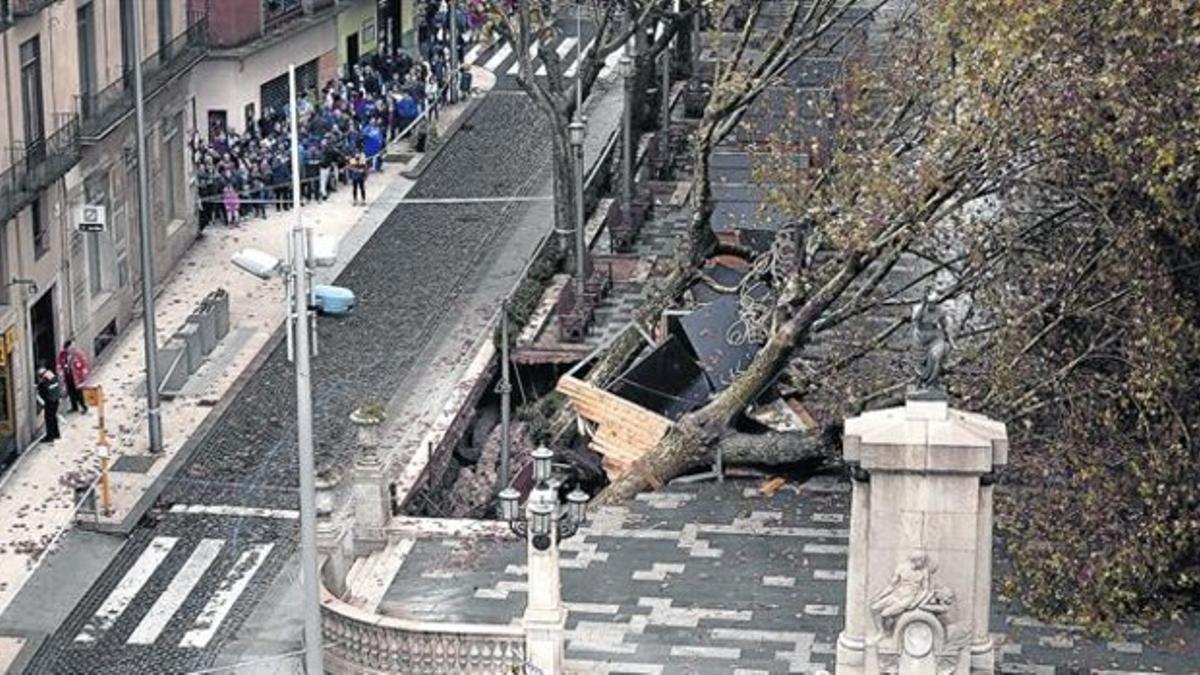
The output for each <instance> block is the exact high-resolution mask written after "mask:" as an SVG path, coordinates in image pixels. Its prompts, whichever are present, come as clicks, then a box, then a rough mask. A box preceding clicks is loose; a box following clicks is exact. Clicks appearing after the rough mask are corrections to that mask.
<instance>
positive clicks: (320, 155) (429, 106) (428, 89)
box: [190, 2, 475, 229]
mask: <svg viewBox="0 0 1200 675" xmlns="http://www.w3.org/2000/svg"><path fill="white" fill-rule="evenodd" d="M472 14H473V13H472V12H470V11H463V10H458V11H456V13H455V17H454V19H453V20H456V21H458V22H459V30H458V31H457V35H458V41H457V44H456V45H455V46H454V48H456V49H457V51H458V54H457V56H458V59H457V61H456V62H457V63H462V56H463V53H464V52H465V48H466V46H467V45H468V44H469V43H470V41H471V39H472V37H473V35H474V34H475V32H474V31H473V30H472V28H471V23H473V22H472V21H471V20H469V18H468V17H469V16H471V15H472ZM451 20H452V19H451V17H450V12H449V10H448V9H447V8H446V7H445V3H444V2H442V3H436V2H430V3H427V4H426V6H425V13H424V18H423V19H422V20H421V21H420V22H419V27H418V40H417V43H418V54H417V56H416V57H415V58H414V56H413V55H410V54H409V53H408V52H406V51H404V50H402V49H389V48H387V47H386V46H381V47H380V49H379V50H377V52H376V53H374V54H370V55H368V56H367V57H365V58H364V59H362V61H361V62H359V63H357V64H355V65H354V66H352V67H351V68H349V69H348V72H346V73H344V75H343V76H341V77H338V78H335V79H333V80H331V81H329V82H326V83H325V84H324V86H322V87H320V89H309V90H308V91H305V92H303V93H302V94H301V95H300V96H299V98H298V100H297V102H296V108H297V115H298V118H297V119H298V137H299V154H300V167H301V175H300V198H301V202H302V203H308V202H313V201H323V200H325V199H327V198H328V197H329V194H330V193H331V192H334V191H335V190H336V189H337V188H338V187H339V186H341V185H343V184H349V185H350V186H351V187H352V189H353V195H352V197H353V202H354V203H355V204H365V203H366V181H367V177H368V175H369V174H370V173H371V172H373V171H379V170H380V169H381V168H382V162H383V155H384V152H385V150H386V146H387V144H388V143H389V142H390V141H392V140H395V139H396V138H398V137H400V136H401V135H402V134H406V133H409V132H410V131H411V130H412V129H414V128H415V127H416V122H417V121H418V120H419V119H420V118H421V117H422V116H423V115H426V114H427V115H428V116H429V117H430V118H432V119H437V116H438V113H439V109H440V108H441V106H442V105H443V103H444V102H445V101H446V100H447V99H448V98H450V96H449V95H448V94H449V93H450V90H451V88H453V90H455V91H456V92H458V95H464V94H466V93H467V92H469V90H470V82H471V78H470V75H469V71H468V70H467V69H466V68H465V67H462V68H460V69H459V71H458V72H456V73H451V72H449V71H450V66H449V64H450V63H451V62H452V61H451V58H450V49H451V45H450V44H449V41H450V35H451V34H452V33H453V32H455V31H451V30H450V23H449V22H450V21H451ZM289 115H290V110H289V106H288V104H287V103H286V102H285V103H283V104H280V105H278V106H275V107H274V108H271V109H264V110H263V111H262V114H261V116H259V117H258V119H257V120H254V121H253V122H252V123H247V127H246V129H245V130H244V131H242V132H240V133H239V132H236V131H233V130H227V129H224V128H216V129H210V130H209V137H208V138H207V139H205V138H203V137H202V136H201V134H200V133H199V132H196V133H195V134H194V135H193V138H192V139H191V144H190V145H191V152H192V161H193V164H194V167H195V173H196V182H197V190H198V193H199V197H200V227H201V229H203V228H204V227H206V226H208V225H210V224H212V223H214V222H223V223H224V224H225V225H228V226H231V227H235V226H238V225H240V224H242V223H243V222H244V221H245V220H246V219H247V218H250V217H261V218H265V217H266V216H267V213H268V211H269V210H270V209H269V207H270V206H272V205H273V206H274V210H276V211H279V210H287V209H290V208H291V206H292V203H293V194H292V183H293V177H292V159H291V152H292V148H291V134H290V120H289Z"/></svg>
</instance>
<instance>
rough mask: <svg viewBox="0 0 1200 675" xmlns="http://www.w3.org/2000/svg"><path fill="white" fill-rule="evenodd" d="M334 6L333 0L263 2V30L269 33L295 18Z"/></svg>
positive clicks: (271, 0) (268, 0) (264, 0)
mask: <svg viewBox="0 0 1200 675" xmlns="http://www.w3.org/2000/svg"><path fill="white" fill-rule="evenodd" d="M335 4H337V3H336V2H335V0H263V30H264V31H269V30H271V29H272V28H274V27H276V26H278V25H279V24H281V23H284V22H286V21H288V20H290V19H293V18H295V17H297V16H300V15H302V14H306V13H311V12H316V11H320V10H322V9H325V8H326V7H330V6H332V5H335Z"/></svg>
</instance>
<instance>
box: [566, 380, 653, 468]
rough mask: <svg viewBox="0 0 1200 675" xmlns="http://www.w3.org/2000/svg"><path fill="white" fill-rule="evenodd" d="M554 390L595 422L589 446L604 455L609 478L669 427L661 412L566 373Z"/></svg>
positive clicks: (590, 420)
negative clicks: (658, 412) (593, 433)
mask: <svg viewBox="0 0 1200 675" xmlns="http://www.w3.org/2000/svg"><path fill="white" fill-rule="evenodd" d="M558 390H559V391H560V392H562V393H563V394H564V395H565V396H566V397H567V398H569V399H571V403H572V404H574V406H575V410H576V412H577V413H578V414H579V416H580V417H583V418H584V419H586V420H587V421H589V422H591V423H593V424H595V425H596V433H595V435H594V436H593V437H592V449H594V450H595V451H596V452H599V453H600V454H601V455H603V456H604V469H605V471H606V472H608V476H609V478H615V477H617V476H619V475H620V474H622V473H624V472H625V471H626V470H627V469H628V468H629V466H630V465H631V464H632V463H633V462H635V461H637V459H638V458H640V457H641V456H642V455H643V454H645V453H646V452H647V451H649V450H650V449H651V448H653V447H654V446H655V445H657V444H658V442H659V441H660V440H661V439H662V437H663V436H665V435H666V433H667V431H669V430H670V428H671V424H672V423H671V421H670V420H668V419H667V418H665V417H663V416H662V415H659V414H657V413H653V412H650V411H649V410H646V409H645V408H643V407H641V406H639V405H637V404H635V403H631V402H630V401H627V400H625V399H623V398H621V397H620V396H617V395H616V394H613V393H610V392H607V391H604V390H603V389H599V388H597V387H594V386H592V385H590V384H588V383H587V382H584V381H583V380H580V379H577V378H574V377H571V376H569V375H565V376H563V377H562V379H560V380H559V381H558Z"/></svg>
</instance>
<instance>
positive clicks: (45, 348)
mask: <svg viewBox="0 0 1200 675" xmlns="http://www.w3.org/2000/svg"><path fill="white" fill-rule="evenodd" d="M29 325H30V327H31V328H32V330H33V340H32V343H33V344H32V347H33V365H34V371H36V370H37V369H38V368H40V367H43V366H44V367H46V368H54V357H55V354H56V352H57V351H58V343H57V341H56V340H55V338H54V287H53V286H51V287H50V288H48V289H46V292H45V293H44V294H42V297H40V298H38V301H37V302H35V303H33V307H31V308H30V310H29Z"/></svg>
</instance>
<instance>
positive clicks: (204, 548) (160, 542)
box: [74, 536, 275, 649]
mask: <svg viewBox="0 0 1200 675" xmlns="http://www.w3.org/2000/svg"><path fill="white" fill-rule="evenodd" d="M181 542H183V539H182V537H176V536H157V537H154V538H153V539H152V540H151V541H150V543H149V544H148V545H147V546H146V548H145V549H143V550H142V552H141V554H140V555H139V556H138V557H137V560H136V561H135V562H134V563H133V565H132V566H131V567H130V568H129V569H128V570H127V571H126V572H125V575H124V576H123V577H121V580H120V581H119V582H117V585H116V586H115V587H114V588H113V589H112V591H111V592H109V594H108V595H107V596H106V597H105V598H104V601H103V602H102V603H101V604H100V607H99V608H98V609H97V610H96V612H95V613H94V614H93V615H92V616H91V617H90V618H89V619H88V620H87V621H86V622H85V623H84V625H83V627H82V628H81V629H80V630H79V632H78V633H77V634H76V635H75V638H74V642H75V644H76V645H79V646H82V647H86V646H87V645H91V644H95V643H97V642H100V641H102V640H104V639H106V638H109V639H115V640H120V639H121V638H120V636H119V635H116V632H115V631H114V628H115V627H116V625H117V622H118V620H120V619H121V618H122V617H123V616H126V615H127V614H133V613H134V610H133V608H134V607H136V606H139V605H137V604H135V602H134V600H135V598H137V597H138V596H139V594H141V593H142V591H143V589H145V588H147V586H154V585H157V586H161V585H162V582H166V587H165V588H164V589H163V590H162V591H161V593H160V594H159V595H158V597H157V598H155V599H154V601H153V604H152V605H151V606H150V609H149V610H148V611H146V613H145V615H143V616H142V617H141V618H140V619H138V622H137V625H136V626H135V627H134V628H133V630H132V632H130V633H129V635H128V637H126V638H125V639H124V640H123V642H124V644H126V645H139V646H148V645H153V644H155V643H156V642H158V640H159V639H160V638H162V636H163V635H164V633H165V632H166V629H167V627H168V626H169V625H171V623H172V621H177V622H178V623H176V626H177V627H179V628H186V630H185V631H184V632H183V635H182V638H180V639H179V642H178V644H177V646H178V647H181V648H191V649H204V648H206V647H208V646H209V643H210V642H212V640H213V638H214V637H215V636H216V634H217V632H218V631H219V630H220V629H221V625H222V624H223V623H224V622H225V619H226V618H227V617H228V616H229V614H230V612H231V611H232V610H233V608H234V605H236V604H237V601H238V599H239V598H240V597H241V596H242V593H243V592H244V591H245V590H246V588H247V587H248V586H249V585H250V582H251V581H252V580H253V579H254V576H255V575H256V574H257V573H258V571H259V569H260V568H261V567H262V565H263V563H264V562H265V561H266V560H267V558H268V557H269V556H270V555H271V551H272V550H273V549H274V548H275V544H274V543H270V542H265V543H245V542H236V541H229V540H226V539H222V538H216V537H206V538H203V539H200V540H199V541H197V542H195V545H194V546H193V547H192V548H191V550H187V546H186V545H183V544H181ZM172 552H176V555H174V556H172ZM185 555H186V558H184V559H183V563H182V565H181V566H179V567H178V569H177V570H175V571H174V572H170V571H168V567H174V565H167V564H166V563H167V561H168V560H171V561H173V562H174V563H178V562H179V560H180V558H183V557H184V556H185ZM230 560H232V563H231V564H230V562H229V561H230ZM206 577H207V578H208V583H207V584H206V585H205V586H204V587H201V580H204V579H206ZM168 579H169V581H167V580H168ZM198 589H199V590H198ZM148 594H149V592H147V593H145V595H148ZM205 595H207V597H204V596H205ZM189 599H191V600H192V602H191V604H192V606H194V605H195V604H197V603H198V602H200V601H203V606H202V607H201V609H200V610H199V612H198V613H197V614H196V615H195V617H194V618H191V619H190V620H189V617H187V616H184V613H181V611H180V610H181V609H183V608H184V607H185V603H187V601H188V600H189ZM148 600H149V598H146V599H145V600H144V601H143V603H142V604H143V605H144V604H145V602H146V601H148ZM135 618H136V617H135V616H130V618H129V622H132V621H133V620H134V619H135Z"/></svg>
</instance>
